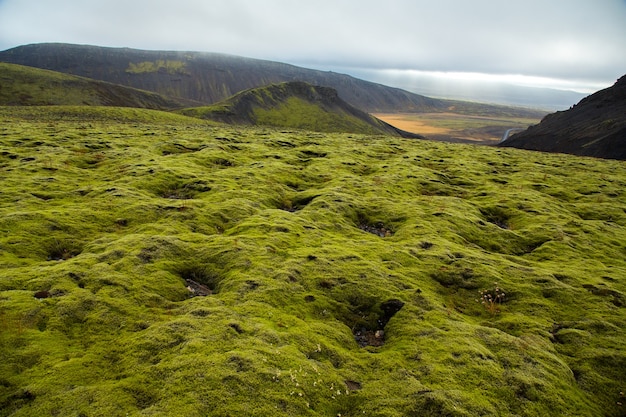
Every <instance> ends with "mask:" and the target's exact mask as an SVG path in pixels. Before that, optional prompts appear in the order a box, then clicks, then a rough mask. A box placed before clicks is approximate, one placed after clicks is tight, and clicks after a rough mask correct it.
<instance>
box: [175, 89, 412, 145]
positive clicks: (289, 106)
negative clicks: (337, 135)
mask: <svg viewBox="0 0 626 417" xmlns="http://www.w3.org/2000/svg"><path fill="white" fill-rule="evenodd" d="M179 113H181V114H184V115H187V116H193V117H200V118H203V119H209V120H214V121H218V122H223V123H229V124H237V125H247V126H251V125H252V126H254V125H257V126H274V127H284V128H296V129H304V130H312V131H317V132H350V133H365V134H386V135H391V136H402V137H407V138H408V137H411V138H421V139H423V136H420V135H416V134H413V133H409V132H404V131H402V130H400V129H397V128H395V127H393V126H391V125H389V124H387V123H385V122H383V121H382V120H379V119H377V118H375V117H374V116H371V115H370V114H368V113H365V112H363V111H361V110H359V109H357V108H355V107H353V106H351V105H349V104H348V103H346V102H345V101H343V100H342V99H341V98H339V96H338V94H337V91H336V90H334V89H332V88H329V87H320V86H312V85H310V84H307V83H304V82H300V81H293V82H287V83H282V84H271V85H269V86H265V87H259V88H254V89H250V90H245V91H243V92H241V93H238V94H236V95H234V96H233V97H231V98H229V99H227V100H225V101H222V102H220V103H217V104H214V105H212V106H209V107H200V108H192V109H185V110H181V111H179Z"/></svg>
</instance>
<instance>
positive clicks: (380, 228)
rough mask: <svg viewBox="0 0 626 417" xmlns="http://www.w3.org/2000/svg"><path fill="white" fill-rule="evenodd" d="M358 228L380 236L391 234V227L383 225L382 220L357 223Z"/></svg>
mask: <svg viewBox="0 0 626 417" xmlns="http://www.w3.org/2000/svg"><path fill="white" fill-rule="evenodd" d="M359 229H361V230H363V231H364V232H368V233H371V234H373V235H376V236H380V237H389V236H392V235H393V232H392V231H391V229H390V228H389V227H387V226H385V224H384V223H382V222H378V223H375V224H367V223H359Z"/></svg>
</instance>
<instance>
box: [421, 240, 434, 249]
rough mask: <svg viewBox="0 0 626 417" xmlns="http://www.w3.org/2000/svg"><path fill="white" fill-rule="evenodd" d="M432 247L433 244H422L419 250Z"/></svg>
mask: <svg viewBox="0 0 626 417" xmlns="http://www.w3.org/2000/svg"><path fill="white" fill-rule="evenodd" d="M433 246H434V244H433V243H430V242H422V243H420V248H422V249H424V250H427V249H430V248H432V247H433Z"/></svg>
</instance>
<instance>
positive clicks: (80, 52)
mask: <svg viewBox="0 0 626 417" xmlns="http://www.w3.org/2000/svg"><path fill="white" fill-rule="evenodd" d="M0 62H10V63H15V64H20V65H27V66H32V67H37V68H43V69H48V70H53V71H59V72H63V73H67V74H74V75H79V76H83V77H87V78H92V79H97V80H102V81H107V82H110V83H114V84H120V85H126V86H130V87H134V88H139V89H142V90H148V91H154V92H157V93H159V94H162V95H164V96H168V97H176V98H180V99H187V100H193V101H197V102H202V103H204V104H213V103H216V102H218V101H221V100H225V99H227V98H228V97H230V96H232V95H234V94H236V93H238V92H240V91H243V90H247V89H250V88H256V87H262V86H265V85H268V84H274V83H281V82H288V81H303V82H307V83H309V84H312V85H321V86H325V87H331V88H334V89H335V90H337V92H338V93H339V96H340V97H341V98H342V99H343V100H345V101H346V102H348V103H350V104H351V105H352V106H354V107H356V108H358V109H361V110H364V111H366V112H369V113H374V112H378V113H389V112H440V111H449V110H450V109H454V111H455V112H459V113H471V114H476V113H481V114H486V113H489V114H503V113H504V114H515V115H517V116H519V117H525V116H529V117H535V116H536V115H537V114H541V116H543V115H544V114H545V112H537V111H532V110H528V109H520V108H511V107H504V106H492V105H486V104H478V103H468V102H462V101H451V100H439V99H432V98H428V97H424V96H421V95H418V94H413V93H409V92H407V91H404V90H401V89H398V88H392V87H387V86H384V85H381V84H376V83H372V82H367V81H363V80H360V79H357V78H354V77H350V76H348V75H343V74H337V73H333V72H325V71H317V70H311V69H306V68H301V67H297V66H293V65H288V64H284V63H278V62H272V61H265V60H258V59H250V58H243V57H238V56H232V55H225V54H216V53H205V52H178V51H144V50H135V49H129V48H105V47H97V46H88V45H72V44H53V43H44V44H32V45H25V46H19V47H16V48H12V49H9V50H6V51H3V52H0Z"/></svg>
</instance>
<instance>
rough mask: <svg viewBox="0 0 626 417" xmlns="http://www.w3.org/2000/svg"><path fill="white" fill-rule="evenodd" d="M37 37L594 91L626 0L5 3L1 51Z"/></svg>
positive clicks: (0, 9)
mask: <svg viewBox="0 0 626 417" xmlns="http://www.w3.org/2000/svg"><path fill="white" fill-rule="evenodd" d="M38 42H67V43H79V44H92V45H99V46H119V47H132V48H141V49H173V50H195V51H207V52H223V53H229V54H234V55H242V56H248V57H253V58H262V59H269V60H275V61H281V62H288V63H292V64H296V65H301V66H307V67H310V68H318V69H328V70H336V71H339V72H344V73H353V74H357V76H358V75H361V74H370V75H371V77H370V78H372V77H374V78H375V77H376V74H378V75H379V76H383V75H384V76H386V77H388V78H391V79H393V78H394V77H396V78H398V79H402V78H403V77H404V78H406V77H410V76H411V74H413V75H423V74H431V75H433V74H434V75H437V76H440V77H461V78H463V77H469V76H471V77H476V78H478V79H480V78H481V77H482V78H483V79H485V78H486V79H496V80H500V79H502V80H509V81H513V82H519V83H524V82H525V83H527V84H528V83H529V84H533V83H534V84H533V85H542V86H547V87H555V88H569V89H577V90H579V91H584V92H592V91H595V90H597V89H600V88H604V87H606V86H609V85H611V84H613V83H614V82H615V80H616V79H617V78H618V77H620V76H621V75H624V74H625V73H626V0H523V1H520V0H518V1H511V0H384V1H383V0H314V1H304V0H174V1H172V0H0V50H5V49H9V48H12V47H15V46H19V45H24V44H29V43H38ZM520 76H522V77H520Z"/></svg>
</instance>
